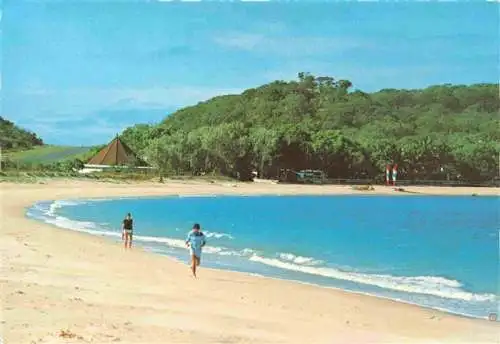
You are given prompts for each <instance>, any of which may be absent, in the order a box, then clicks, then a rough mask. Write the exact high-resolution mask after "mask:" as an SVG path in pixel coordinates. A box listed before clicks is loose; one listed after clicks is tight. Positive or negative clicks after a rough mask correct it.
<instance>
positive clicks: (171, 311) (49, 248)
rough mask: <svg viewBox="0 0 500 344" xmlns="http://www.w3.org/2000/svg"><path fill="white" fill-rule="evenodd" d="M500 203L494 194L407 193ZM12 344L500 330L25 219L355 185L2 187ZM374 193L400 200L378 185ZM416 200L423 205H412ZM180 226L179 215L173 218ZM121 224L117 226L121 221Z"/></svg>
mask: <svg viewBox="0 0 500 344" xmlns="http://www.w3.org/2000/svg"><path fill="white" fill-rule="evenodd" d="M405 189H407V190H409V191H412V192H417V193H423V194H468V195H471V194H472V193H476V194H478V195H486V194H488V195H498V189H493V188H484V189H483V188H446V187H405ZM0 191H1V193H0V202H1V208H0V210H1V213H0V217H1V223H0V225H1V227H0V228H1V231H0V242H1V245H0V250H1V252H0V254H1V257H2V265H1V270H2V273H1V295H2V312H1V314H0V321H1V327H0V329H1V335H2V336H3V338H4V343H6V344H7V343H8V344H10V343H15V344H24V343H26V344H29V343H115V342H117V343H261V344H265V343H297V344H299V343H300V344H302V343H413V342H419V343H498V342H499V339H500V338H499V332H500V331H499V330H500V326H499V324H498V323H494V322H489V321H486V320H476V319H469V318H464V317H459V316H453V315H450V314H446V313H443V312H439V311H435V310H429V309H424V308H421V307H417V306H413V305H408V304H403V303H398V302H394V301H390V300H384V299H379V298H376V297H371V296H364V295H358V294H352V293H347V292H343V291H341V290H334V289H328V288H321V287H316V286H309V285H305V284H300V283H295V282H288V281H280V280H275V279H269V278H263V277H255V276H250V275H245V274H242V273H236V272H227V271H218V270H212V269H206V268H203V266H202V267H201V270H200V271H199V278H198V279H194V278H192V277H191V275H190V271H189V268H188V266H187V265H185V264H182V263H179V262H176V261H174V260H172V259H170V258H167V257H162V256H159V255H154V254H152V253H147V252H144V251H142V250H141V249H138V248H135V249H133V250H131V251H125V250H124V249H123V248H122V245H120V244H118V243H114V242H112V241H110V240H106V239H103V238H99V237H94V236H91V235H87V234H84V233H78V232H73V231H69V230H64V229H58V228H55V227H52V226H49V225H45V224H42V223H39V222H36V221H34V220H30V219H27V218H25V215H24V214H25V209H26V207H29V206H30V205H31V204H33V203H34V202H36V201H39V200H53V199H64V198H75V197H112V196H150V195H168V194H192V195H194V194H196V195H202V194H266V193H267V194H351V193H355V194H362V192H359V191H353V190H352V189H351V188H350V187H348V186H297V185H272V184H266V183H258V184H257V183H255V184H234V183H212V184H210V183H206V182H198V183H195V182H189V183H187V182H186V183H182V182H168V183H165V184H153V183H138V184H111V183H100V182H90V181H89V182H86V181H48V182H46V183H45V184H22V185H21V184H9V183H4V184H0ZM366 193H367V194H394V195H402V194H403V193H400V192H395V191H393V190H392V189H391V188H386V187H376V189H375V191H371V192H366ZM407 197H412V196H411V195H407ZM166 216H168V214H166ZM120 220H121V219H117V221H120Z"/></svg>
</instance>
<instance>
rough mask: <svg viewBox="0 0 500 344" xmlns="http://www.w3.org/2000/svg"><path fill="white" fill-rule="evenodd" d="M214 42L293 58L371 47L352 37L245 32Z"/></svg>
mask: <svg viewBox="0 0 500 344" xmlns="http://www.w3.org/2000/svg"><path fill="white" fill-rule="evenodd" d="M213 41H214V42H215V43H216V44H218V45H220V46H223V47H227V48H233V49H239V50H247V51H253V52H258V53H264V54H277V55H287V56H293V57H294V58H296V57H298V56H301V55H314V54H322V53H332V52H343V51H346V50H350V49H354V48H360V47H370V46H371V43H370V42H368V41H364V40H360V39H359V38H357V39H352V38H350V37H328V36H325V37H321V36H291V35H290V36H284V35H264V34H249V33H244V32H229V33H222V34H219V35H217V36H215V37H213Z"/></svg>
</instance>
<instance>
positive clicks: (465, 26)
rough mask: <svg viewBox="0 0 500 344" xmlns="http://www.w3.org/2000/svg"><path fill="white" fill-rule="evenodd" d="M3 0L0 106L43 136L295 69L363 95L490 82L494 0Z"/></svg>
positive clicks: (147, 118)
mask: <svg viewBox="0 0 500 344" xmlns="http://www.w3.org/2000/svg"><path fill="white" fill-rule="evenodd" d="M0 3H1V4H2V6H3V10H2V17H1V33H0V40H1V54H0V56H1V67H2V68H1V102H2V103H1V105H2V107H1V115H2V116H3V117H5V118H7V119H9V120H11V121H13V122H14V123H16V124H18V125H20V126H22V127H24V128H27V129H29V130H31V131H34V132H36V133H37V134H38V135H39V136H41V137H42V139H43V140H44V141H45V142H46V143H49V144H63V145H94V144H101V143H106V142H107V141H109V140H110V139H112V138H113V137H114V136H115V135H116V134H118V133H120V132H121V131H122V130H124V129H125V128H127V127H128V126H131V125H134V124H137V123H157V122H159V121H161V120H162V119H164V118H165V117H166V116H167V115H168V114H170V113H172V112H174V111H175V110H176V109H179V108H182V107H184V106H188V105H195V104H197V103H198V102H200V101H204V100H207V99H210V98H211V97H214V96H216V95H221V94H237V93H240V92H242V91H243V90H245V89H247V88H251V87H257V86H259V85H262V84H264V83H267V82H271V81H273V80H277V79H280V80H293V79H296V77H297V73H298V72H311V73H312V74H313V75H321V76H332V77H334V78H336V79H340V78H343V79H348V80H350V81H351V82H352V83H353V84H354V87H355V88H356V89H361V90H363V91H367V92H372V91H377V90H379V89H383V88H423V87H426V86H429V85H433V84H444V83H453V84H472V83H482V82H490V83H497V82H498V80H499V64H498V63H499V46H500V45H499V43H500V42H499V4H498V2H496V3H495V2H483V1H474V2H462V3H460V2H414V3H411V2H339V1H337V2H326V1H323V2H319V1H305V0H304V1H300V0H297V1H293V2H292V1H288V2H284V1H282V2H272V1H270V2H241V1H240V2H236V1H232V2H229V1H226V2H215V1H205V0H204V1H201V2H167V1H153V0H129V1H126V0H114V1H112V0H108V1H104V0H103V1H98V0H93V1H90V0H88V1H82V0H80V1H74V0H65V1H62V0H58V1H56V0H46V1H41V0H30V1H27V0H3V1H0Z"/></svg>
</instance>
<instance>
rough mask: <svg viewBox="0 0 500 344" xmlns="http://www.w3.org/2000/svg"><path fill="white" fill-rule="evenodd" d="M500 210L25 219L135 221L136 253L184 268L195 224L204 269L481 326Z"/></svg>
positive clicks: (213, 202)
mask: <svg viewBox="0 0 500 344" xmlns="http://www.w3.org/2000/svg"><path fill="white" fill-rule="evenodd" d="M498 209H499V201H498V198H497V197H487V196H480V197H472V196H402V197H394V196H392V197H391V196H375V195H367V196H358V195H348V196H345V195H342V196H189V197H187V196H173V197H162V198H158V197H155V198H119V199H110V200H107V199H93V200H82V199H78V200H64V201H45V202H39V203H36V204H35V205H34V206H33V207H31V208H30V209H28V211H27V216H28V217H31V218H35V219H38V220H40V221H44V222H47V223H50V224H53V225H56V226H58V227H63V228H67V229H70V230H76V231H82V232H87V233H91V234H94V235H100V236H104V237H108V238H109V239H111V240H120V238H121V231H120V224H121V220H122V219H123V217H124V216H125V214H126V213H127V212H131V213H132V216H133V218H134V222H135V230H134V244H135V245H140V246H142V247H144V248H145V249H147V250H149V251H151V252H153V253H155V254H162V255H167V256H170V257H173V258H175V259H178V260H180V261H183V262H186V263H187V261H188V251H187V250H186V248H185V245H184V239H185V237H186V235H187V233H188V231H189V230H190V229H191V227H192V225H193V224H194V223H195V222H198V223H200V224H201V226H202V231H203V232H204V233H205V234H206V236H207V239H208V244H207V246H206V247H205V249H204V254H203V257H202V268H203V267H211V268H218V269H227V270H233V271H240V272H245V273H251V274H258V275H262V276H268V277H273V278H279V279H287V280H294V281H298V282H302V283H310V284H316V285H320V286H323V287H329V288H339V289H343V290H348V291H351V292H355V293H363V294H370V295H375V296H378V297H382V298H389V299H392V300H397V301H402V302H406V303H412V304H417V305H421V306H424V307H429V308H434V309H440V310H444V311H447V312H451V313H455V314H461V315H465V316H471V317H478V318H487V317H488V314H489V313H493V312H495V313H498V312H499V309H498V308H499V306H498V301H499V230H498V225H499V223H500V222H499V211H498ZM186 269H187V267H186ZM200 276H201V278H203V277H202V276H203V275H202V273H201V275H200Z"/></svg>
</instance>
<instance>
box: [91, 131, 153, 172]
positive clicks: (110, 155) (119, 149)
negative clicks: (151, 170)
mask: <svg viewBox="0 0 500 344" xmlns="http://www.w3.org/2000/svg"><path fill="white" fill-rule="evenodd" d="M137 163H138V165H146V164H145V163H144V162H143V161H142V160H141V159H139V158H138V157H137V155H136V154H135V153H134V152H133V151H132V149H131V148H130V147H129V146H127V145H126V144H125V142H123V141H122V140H120V138H119V137H118V135H117V136H116V137H115V138H114V139H113V141H111V142H110V143H109V144H108V145H107V146H106V147H104V148H103V149H101V150H100V151H99V152H98V153H97V154H96V155H94V156H93V157H92V158H91V159H90V160H89V162H88V164H89V165H107V166H115V165H133V164H136V165H137Z"/></svg>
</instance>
